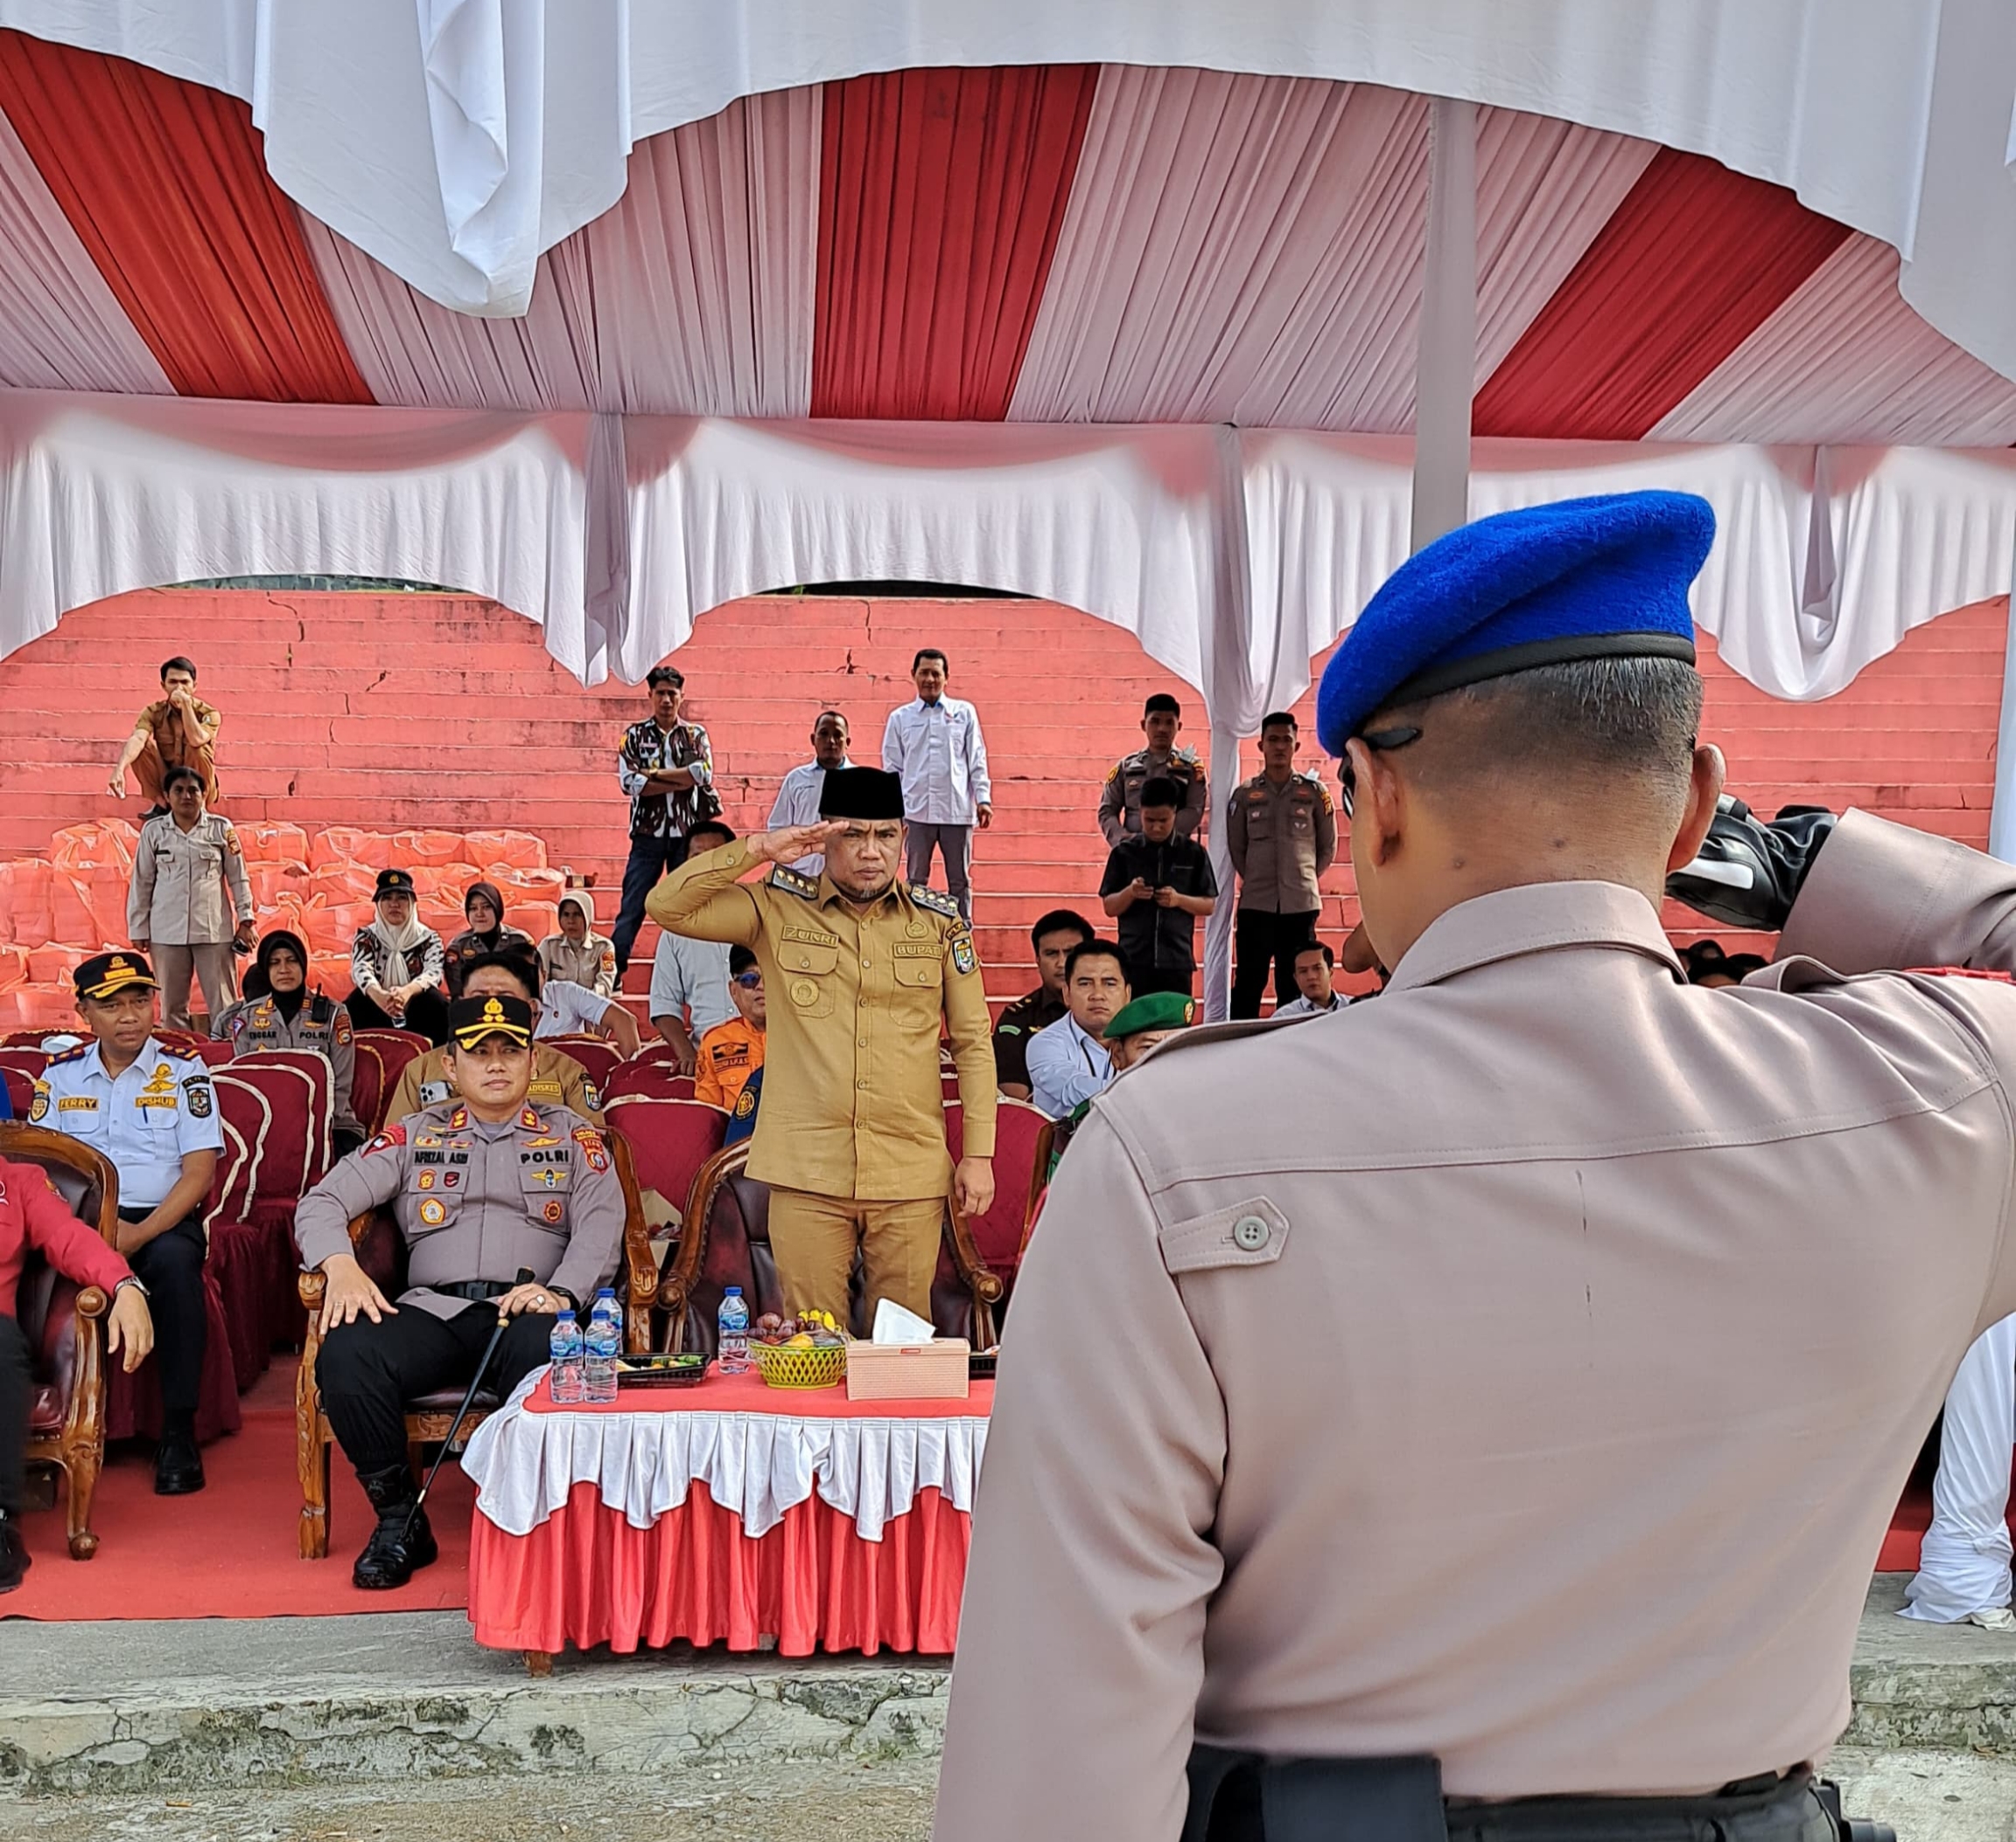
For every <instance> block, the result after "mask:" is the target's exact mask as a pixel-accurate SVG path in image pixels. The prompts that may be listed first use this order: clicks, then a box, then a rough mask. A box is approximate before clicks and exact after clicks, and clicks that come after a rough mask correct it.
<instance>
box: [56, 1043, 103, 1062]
mask: <svg viewBox="0 0 2016 1842" xmlns="http://www.w3.org/2000/svg"><path fill="white" fill-rule="evenodd" d="M95 1047H97V1045H96V1044H95V1043H90V1042H81V1043H79V1044H78V1045H77V1046H76V1047H74V1048H69V1049H65V1050H64V1051H63V1052H62V1053H61V1054H59V1055H52V1056H51V1057H50V1058H49V1060H48V1062H47V1064H46V1066H48V1067H49V1068H61V1067H62V1066H63V1064H64V1063H65V1062H66V1061H83V1059H84V1058H85V1057H86V1056H87V1055H88V1054H90V1053H91V1051H92V1050H93V1049H94V1048H95Z"/></svg>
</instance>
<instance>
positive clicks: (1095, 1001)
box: [1028, 940, 1133, 1119]
mask: <svg viewBox="0 0 2016 1842" xmlns="http://www.w3.org/2000/svg"><path fill="white" fill-rule="evenodd" d="M1132 996H1133V994H1132V992H1131V991H1129V990H1128V987H1127V962H1126V960H1125V959H1124V957H1123V956H1121V952H1120V949H1119V948H1118V947H1117V945H1115V944H1114V942H1111V941H1110V940H1089V941H1086V942H1084V943H1083V944H1082V945H1080V946H1076V947H1074V948H1072V949H1071V956H1070V957H1069V958H1068V960H1066V961H1065V963H1064V1005H1065V1014H1064V1015H1063V1016H1062V1017H1061V1018H1060V1019H1058V1020H1057V1021H1056V1022H1055V1023H1054V1024H1047V1025H1046V1026H1044V1027H1043V1028H1042V1029H1040V1030H1039V1031H1038V1032H1037V1033H1035V1035H1033V1036H1032V1037H1031V1038H1030V1039H1029V1050H1028V1059H1029V1089H1030V1092H1029V1097H1030V1098H1031V1099H1032V1100H1033V1101H1034V1102H1035V1103H1036V1104H1037V1106H1039V1107H1040V1108H1041V1109H1042V1110H1043V1111H1044V1112H1046V1113H1047V1114H1049V1116H1050V1117H1052V1118H1053V1119H1066V1118H1068V1117H1070V1115H1071V1113H1072V1111H1073V1110H1075V1108H1077V1107H1078V1106H1080V1105H1082V1104H1083V1103H1084V1102H1086V1101H1088V1100H1089V1099H1091V1098H1092V1096H1094V1095H1095V1094H1103V1093H1104V1092H1105V1090H1106V1089H1107V1088H1108V1087H1109V1086H1110V1084H1111V1082H1112V1080H1113V1057H1112V1054H1111V1052H1110V1050H1109V1049H1108V1048H1107V1047H1106V1043H1105V1040H1104V1038H1105V1034H1106V1026H1107V1025H1108V1024H1110V1023H1111V1022H1112V1021H1113V1019H1114V1018H1116V1017H1117V1016H1118V1015H1119V1013H1120V1012H1121V1010H1122V1009H1123V1008H1124V1006H1125V1005H1126V1004H1127V1001H1128V999H1129V998H1131V997H1132Z"/></svg>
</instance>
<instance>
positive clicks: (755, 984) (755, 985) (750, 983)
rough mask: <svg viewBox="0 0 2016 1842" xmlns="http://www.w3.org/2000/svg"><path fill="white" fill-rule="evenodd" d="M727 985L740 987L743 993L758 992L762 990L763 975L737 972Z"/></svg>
mask: <svg viewBox="0 0 2016 1842" xmlns="http://www.w3.org/2000/svg"><path fill="white" fill-rule="evenodd" d="M729 983H730V984H738V985H740V986H741V987H742V989H743V990H744V991H761V990H762V989H763V975H762V974H761V973H760V972H738V973H737V974H736V975H735V977H733V978H732V979H731V980H730V981H729Z"/></svg>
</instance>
